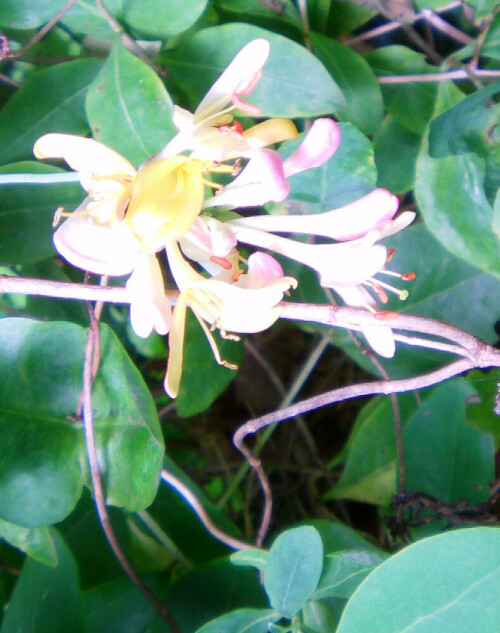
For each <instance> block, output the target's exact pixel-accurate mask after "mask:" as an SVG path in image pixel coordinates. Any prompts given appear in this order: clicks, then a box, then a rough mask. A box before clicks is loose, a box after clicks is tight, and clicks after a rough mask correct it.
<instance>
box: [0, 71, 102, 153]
mask: <svg viewBox="0 0 500 633" xmlns="http://www.w3.org/2000/svg"><path fill="white" fill-rule="evenodd" d="M100 67H101V62H100V61H99V60H96V59H78V60H75V61H71V62H65V63H62V64H57V65H55V66H51V67H49V68H46V69H43V70H38V71H37V72H35V73H33V74H32V75H30V77H29V79H28V80H27V81H26V83H25V84H24V85H23V86H22V87H21V88H19V90H18V91H17V92H16V93H15V95H14V96H13V97H12V99H10V101H9V102H8V103H7V105H6V106H5V107H4V108H3V110H2V111H1V112H0V145H1V146H2V155H1V157H0V162H2V163H3V164H5V163H12V162H14V161H17V160H24V159H30V158H33V144H34V143H35V141H36V140H37V139H38V138H39V137H40V136H42V135H43V134H47V133H48V132H63V133H66V134H87V133H88V129H89V128H88V124H87V120H86V117H85V111H84V99H85V93H86V91H87V88H88V86H89V84H90V83H91V82H92V81H93V80H94V78H95V76H96V75H97V72H98V71H99V68H100Z"/></svg>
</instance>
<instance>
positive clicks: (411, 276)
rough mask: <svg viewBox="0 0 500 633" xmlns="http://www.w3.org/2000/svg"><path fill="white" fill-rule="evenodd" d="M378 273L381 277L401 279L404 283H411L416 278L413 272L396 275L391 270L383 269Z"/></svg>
mask: <svg viewBox="0 0 500 633" xmlns="http://www.w3.org/2000/svg"><path fill="white" fill-rule="evenodd" d="M379 273H380V274H383V275H388V276H389V277H397V278H398V279H403V280H404V281H413V280H414V279H415V278H416V276H417V275H416V273H414V272H410V273H396V272H394V271H393V270H386V269H385V268H382V269H381V270H379Z"/></svg>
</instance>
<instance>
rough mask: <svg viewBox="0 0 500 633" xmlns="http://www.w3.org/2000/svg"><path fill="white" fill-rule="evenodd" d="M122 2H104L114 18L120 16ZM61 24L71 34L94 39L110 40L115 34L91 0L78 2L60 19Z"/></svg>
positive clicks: (120, 0) (112, 0) (118, 0)
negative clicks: (88, 36)
mask: <svg viewBox="0 0 500 633" xmlns="http://www.w3.org/2000/svg"><path fill="white" fill-rule="evenodd" d="M122 7H123V0H106V9H107V10H108V11H109V12H110V13H111V15H113V16H114V17H118V16H120V13H121V10H122ZM61 22H62V23H63V24H64V26H66V27H67V28H68V29H70V31H72V32H73V33H78V34H81V35H90V36H91V37H95V38H100V37H102V38H107V39H112V38H114V37H115V32H114V31H113V29H112V28H111V26H110V25H109V23H108V21H107V20H106V17H105V16H104V15H103V14H102V12H101V11H100V9H99V7H98V6H97V4H96V3H95V2H92V0H78V2H76V3H75V4H74V5H73V6H72V7H71V9H70V10H69V11H68V12H67V13H66V14H65V15H64V16H63V17H62V19H61Z"/></svg>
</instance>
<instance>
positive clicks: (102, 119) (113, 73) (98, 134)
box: [86, 5, 177, 165]
mask: <svg viewBox="0 0 500 633" xmlns="http://www.w3.org/2000/svg"><path fill="white" fill-rule="evenodd" d="M142 8H143V5H141V9H142ZM172 107H173V105H172V101H171V99H170V96H169V95H168V93H167V91H166V90H165V87H164V86H163V84H162V82H161V81H160V79H159V77H158V76H157V75H156V74H155V73H154V72H153V71H152V70H151V68H150V67H149V66H148V65H147V64H145V63H144V62H143V61H141V60H140V59H139V58H138V57H136V56H135V55H132V54H131V53H129V52H128V51H127V50H125V49H124V48H123V46H122V45H121V43H120V42H119V41H117V42H116V43H115V45H114V46H113V49H112V50H111V53H110V55H109V57H108V59H107V61H106V63H105V64H104V66H103V68H102V70H101V72H100V73H99V74H98V75H97V77H96V78H95V80H94V81H93V82H92V84H91V85H90V87H89V90H88V93H87V101H86V108H87V116H88V120H89V123H90V125H91V127H92V132H93V134H94V138H95V139H96V140H98V141H101V142H102V143H104V144H105V145H109V146H110V147H112V148H113V149H115V150H116V151H118V152H120V154H123V156H125V157H126V158H127V159H128V160H130V161H131V162H132V163H133V164H135V165H139V164H140V163H142V162H143V161H144V160H146V158H149V157H150V156H151V154H154V153H155V152H157V151H158V150H160V149H161V148H162V147H163V146H164V145H165V144H166V142H167V141H168V140H170V139H171V138H172V137H173V136H174V134H175V133H176V132H177V128H176V127H175V126H174V124H173V122H172Z"/></svg>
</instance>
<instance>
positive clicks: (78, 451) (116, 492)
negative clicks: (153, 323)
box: [0, 318, 163, 527]
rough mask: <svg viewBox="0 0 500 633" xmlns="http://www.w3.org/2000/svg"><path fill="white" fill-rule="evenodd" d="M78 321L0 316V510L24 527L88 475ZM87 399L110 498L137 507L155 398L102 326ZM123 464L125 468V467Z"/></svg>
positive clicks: (151, 477) (149, 453)
mask: <svg viewBox="0 0 500 633" xmlns="http://www.w3.org/2000/svg"><path fill="white" fill-rule="evenodd" d="M85 339H86V333H85V330H84V329H83V328H80V327H78V326H76V325H71V324H64V323H43V322H37V321H31V320H29V319H20V318H18V319H16V318H10V319H3V320H2V321H1V322H0V347H1V352H2V353H1V355H0V374H1V376H2V379H1V381H0V390H1V398H0V402H1V403H2V405H1V409H0V412H1V415H0V433H1V436H2V444H3V446H4V447H8V450H6V453H5V456H4V458H3V459H2V461H1V464H0V508H1V517H2V518H3V519H4V520H6V521H10V522H12V523H16V524H18V525H23V526H26V527H35V526H41V525H47V524H50V523H54V522H56V521H60V520H61V519H63V518H64V517H65V516H67V514H68V513H69V512H70V511H71V510H72V509H73V507H74V505H75V503H76V501H77V500H78V498H79V496H80V494H81V488H82V484H83V483H84V481H86V474H85V473H84V472H82V466H84V464H86V452H85V447H84V440H83V432H82V428H81V424H80V423H78V422H76V421H74V416H75V412H76V410H77V402H78V399H79V396H80V392H81V375H82V362H83V351H84V347H85ZM101 358H102V363H101V367H100V372H99V375H98V377H97V380H96V382H95V384H94V393H93V400H92V404H93V407H94V410H95V420H94V424H95V430H96V439H97V444H98V451H99V455H100V458H101V468H103V466H104V465H105V468H104V483H105V487H106V493H107V500H108V502H109V503H112V504H116V505H121V506H124V507H126V508H128V509H129V510H136V509H139V508H143V507H145V506H147V505H149V504H150V503H151V501H152V499H153V497H154V495H155V492H156V487H157V485H158V477H159V470H160V468H161V460H162V456H163V441H162V437H161V433H160V429H159V425H158V420H157V417H156V412H155V409H154V404H153V402H152V400H151V397H150V395H149V393H148V392H147V390H145V388H144V383H143V382H142V379H141V378H140V375H139V374H138V371H137V369H136V368H135V367H134V366H133V365H132V363H131V362H130V360H129V358H128V357H127V356H126V353H125V351H124V350H123V348H122V347H121V345H120V344H119V342H118V341H117V339H116V338H115V337H114V335H113V334H112V332H111V331H110V330H109V329H107V328H105V327H104V328H103V330H102V338H101ZM124 465H126V467H124Z"/></svg>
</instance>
